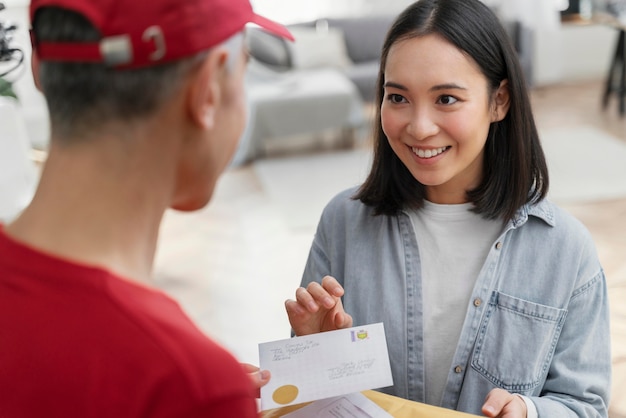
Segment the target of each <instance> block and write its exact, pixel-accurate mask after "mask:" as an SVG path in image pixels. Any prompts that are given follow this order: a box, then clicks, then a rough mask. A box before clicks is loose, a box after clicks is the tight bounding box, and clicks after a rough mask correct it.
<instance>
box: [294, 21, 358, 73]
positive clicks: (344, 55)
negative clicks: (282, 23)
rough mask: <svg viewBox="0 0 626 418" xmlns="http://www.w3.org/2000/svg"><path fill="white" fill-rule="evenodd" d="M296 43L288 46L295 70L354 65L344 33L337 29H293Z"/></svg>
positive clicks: (343, 67) (301, 27)
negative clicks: (349, 55) (347, 48)
mask: <svg viewBox="0 0 626 418" xmlns="http://www.w3.org/2000/svg"><path fill="white" fill-rule="evenodd" d="M289 30H290V31H291V33H292V34H293V36H294V38H295V42H291V43H289V44H288V49H289V51H290V52H291V60H292V65H293V67H294V68H298V69H305V68H319V67H334V68H342V69H345V68H348V67H349V66H351V65H352V62H351V60H350V57H348V52H347V50H346V41H345V39H344V35H343V32H342V31H341V30H340V29H336V28H324V29H319V28H314V27H311V28H308V27H303V26H300V27H292V28H290V29H289Z"/></svg>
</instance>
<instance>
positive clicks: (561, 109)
mask: <svg viewBox="0 0 626 418" xmlns="http://www.w3.org/2000/svg"><path fill="white" fill-rule="evenodd" d="M602 91H603V83H602V81H600V80H598V81H590V82H580V83H576V84H572V85H558V86H550V87H542V88H537V89H534V90H533V91H532V102H533V107H534V111H535V115H536V120H537V124H538V127H539V128H540V130H541V129H544V128H545V129H548V128H554V127H564V126H566V127H576V126H581V127H582V126H593V127H596V128H598V129H601V130H604V131H606V132H608V133H610V134H612V135H613V136H615V137H617V138H620V139H621V140H623V141H624V142H625V143H626V117H625V118H621V117H620V116H619V115H618V112H617V103H616V102H615V101H614V100H612V101H611V103H610V104H609V107H608V108H607V109H606V110H604V109H602V107H601V96H602ZM624 164H626V161H624ZM624 181H626V179H624ZM329 187H332V185H329ZM565 208H566V209H568V210H570V211H571V212H572V213H573V214H574V215H575V216H577V217H578V218H579V219H580V220H581V221H582V222H583V223H584V224H585V225H586V226H587V227H588V228H589V230H590V231H591V233H592V235H593V237H594V240H595V242H596V244H597V247H598V251H599V254H600V258H601V261H602V263H603V266H604V268H605V270H606V274H607V277H608V279H609V286H610V296H611V303H612V311H613V323H612V327H613V328H612V332H613V347H614V349H613V351H614V359H615V378H614V388H615V390H614V395H613V402H612V417H615V418H617V417H626V399H625V398H626V395H624V394H625V393H626V309H625V308H624V304H625V303H624V300H625V298H626V197H625V198H622V199H616V200H610V201H599V202H593V203H584V204H570V205H567V206H566V207H565ZM312 234H313V231H311V230H305V231H293V230H290V229H289V228H287V227H285V223H284V222H283V221H282V220H281V218H280V215H279V214H277V213H276V211H275V210H274V208H273V206H272V204H271V202H270V199H269V197H268V196H267V194H266V193H265V191H264V190H263V188H262V186H261V184H260V182H259V180H258V179H257V178H256V176H255V172H254V170H253V169H252V168H251V167H250V166H244V167H239V168H234V169H230V170H228V171H227V172H226V173H225V175H224V177H223V178H222V180H221V181H220V184H219V186H218V190H217V193H216V195H215V197H214V199H213V201H212V202H211V204H210V205H209V207H208V208H206V209H204V210H202V211H200V212H198V213H195V214H189V215H180V214H177V213H168V214H167V216H166V218H165V220H164V224H163V230H162V239H161V245H160V247H159V252H158V254H157V264H156V270H155V273H156V279H155V280H156V284H157V285H159V286H161V287H163V288H164V289H165V290H166V291H168V292H170V293H171V294H173V295H174V296H175V297H176V298H178V299H179V300H180V301H181V304H182V305H183V306H184V307H185V309H187V311H188V312H189V314H190V315H191V316H192V317H193V318H194V319H195V320H196V321H197V322H198V323H199V325H200V326H201V327H202V328H203V329H204V330H205V331H206V332H207V333H209V334H210V335H212V336H213V337H215V338H216V339H218V340H220V341H221V342H222V343H223V344H224V345H225V346H227V347H228V348H229V349H231V350H232V351H233V352H234V353H235V354H236V355H237V356H238V357H239V358H240V359H241V360H242V361H248V362H256V361H257V358H258V357H257V344H258V343H259V342H263V341H268V340H274V339H281V338H288V336H289V325H288V322H287V319H286V315H285V313H284V308H283V302H284V300H285V299H287V298H289V297H292V295H293V292H294V290H295V289H296V287H297V286H298V283H299V280H300V274H301V272H302V268H303V265H304V261H305V259H306V256H307V254H308V249H309V245H310V243H311V239H312Z"/></svg>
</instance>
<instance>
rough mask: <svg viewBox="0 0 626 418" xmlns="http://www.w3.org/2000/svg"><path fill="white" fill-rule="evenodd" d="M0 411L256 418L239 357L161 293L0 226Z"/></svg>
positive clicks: (67, 416)
mask: <svg viewBox="0 0 626 418" xmlns="http://www.w3.org/2000/svg"><path fill="white" fill-rule="evenodd" d="M0 417H2V418H4V417H7V418H15V417H37V418H39V417H47V418H50V417H63V418H78V417H80V418H89V417H116V418H119V417H151V418H157V417H216V418H217V417H219V418H231V417H232V418H248V417H257V409H256V400H255V394H254V389H253V388H252V385H251V383H250V382H249V380H248V378H247V376H246V375H245V373H244V371H243V369H242V367H241V365H240V364H239V363H238V362H237V361H236V360H235V359H234V358H233V356H231V355H230V354H229V353H228V352H227V351H226V350H224V349H223V348H222V347H220V346H219V345H218V344H216V343H215V342H213V341H212V340H210V339H209V338H207V337H206V336H205V335H204V334H203V333H202V332H201V331H200V330H199V329H198V328H197V327H196V326H195V325H194V324H193V323H192V322H191V320H190V319H189V318H188V317H187V316H186V315H185V314H184V313H183V311H182V310H181V309H180V307H179V305H178V304H177V303H176V302H175V301H173V300H172V299H170V298H169V297H168V296H166V295H165V294H163V293H161V292H159V291H157V290H153V289H150V288H147V287H143V286H141V285H138V284H136V283H132V282H131V281H128V280H125V279H123V278H120V277H117V276H115V275H113V274H111V273H109V272H107V271H105V270H102V269H99V268H93V267H89V266H84V265H80V264H77V263H74V262H71V261H69V260H62V259H59V258H56V257H54V256H51V255H47V254H44V253H41V252H39V251H37V250H35V249H32V248H29V247H28V246H25V245H22V244H20V243H18V242H16V241H14V240H12V239H11V238H10V237H7V236H6V235H5V233H4V232H3V230H2V228H0Z"/></svg>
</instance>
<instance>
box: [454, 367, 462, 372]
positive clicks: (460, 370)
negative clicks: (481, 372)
mask: <svg viewBox="0 0 626 418" xmlns="http://www.w3.org/2000/svg"><path fill="white" fill-rule="evenodd" d="M462 371H463V367H461V366H456V367H455V368H454V373H457V374H458V373H461V372H462Z"/></svg>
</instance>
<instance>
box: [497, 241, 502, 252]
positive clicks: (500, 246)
mask: <svg viewBox="0 0 626 418" xmlns="http://www.w3.org/2000/svg"><path fill="white" fill-rule="evenodd" d="M500 248H502V241H498V242H497V243H496V250H499V249H500Z"/></svg>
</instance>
